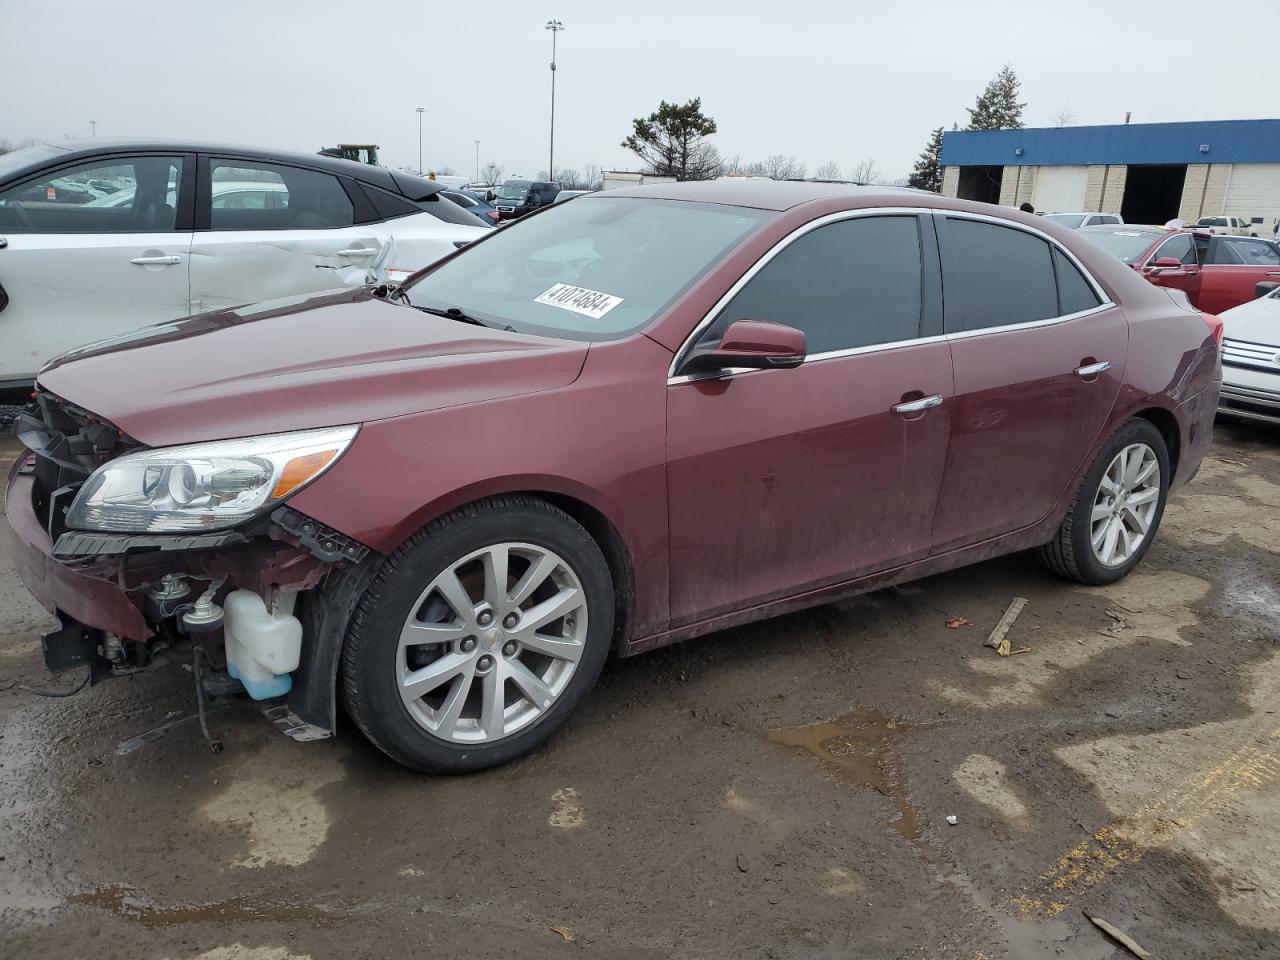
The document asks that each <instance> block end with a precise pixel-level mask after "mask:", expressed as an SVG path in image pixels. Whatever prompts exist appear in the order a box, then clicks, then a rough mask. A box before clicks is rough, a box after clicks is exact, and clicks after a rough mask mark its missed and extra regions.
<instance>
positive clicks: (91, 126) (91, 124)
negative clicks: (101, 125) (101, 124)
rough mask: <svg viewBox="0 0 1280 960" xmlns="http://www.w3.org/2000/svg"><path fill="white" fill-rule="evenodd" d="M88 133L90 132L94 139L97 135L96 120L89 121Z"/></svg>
mask: <svg viewBox="0 0 1280 960" xmlns="http://www.w3.org/2000/svg"><path fill="white" fill-rule="evenodd" d="M89 132H90V133H91V134H92V135H93V136H95V137H96V136H97V135H98V121H97V120H90V121H89Z"/></svg>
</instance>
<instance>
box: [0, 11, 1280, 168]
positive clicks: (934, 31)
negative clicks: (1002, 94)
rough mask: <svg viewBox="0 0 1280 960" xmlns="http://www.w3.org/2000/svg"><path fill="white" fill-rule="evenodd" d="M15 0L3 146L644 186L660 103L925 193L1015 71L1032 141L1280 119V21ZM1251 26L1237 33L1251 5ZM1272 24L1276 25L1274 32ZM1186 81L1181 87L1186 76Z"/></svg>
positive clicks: (1, 31)
mask: <svg viewBox="0 0 1280 960" xmlns="http://www.w3.org/2000/svg"><path fill="white" fill-rule="evenodd" d="M450 9H451V7H450V5H449V4H447V3H446V4H426V3H423V2H421V0H417V2H406V0H370V2H352V0H253V2H249V0H217V2H203V0H200V2H197V0H190V2H188V0H184V2H173V0H170V2H160V0H151V2H146V0H109V2H106V0H96V2H91V0H59V2H56V3H51V2H48V0H0V37H3V38H4V41H5V42H4V44H3V48H4V54H3V60H2V62H3V64H4V77H5V80H4V93H3V96H0V138H3V139H8V140H10V141H14V142H16V141H20V140H23V139H26V138H28V137H37V138H51V139H61V138H63V137H64V136H67V135H70V136H73V137H84V136H88V134H89V130H90V127H89V121H90V120H96V121H97V127H98V136H100V137H124V136H127V137H134V136H150V137H156V138H170V137H172V138H184V139H204V140H214V141H226V142H234V143H247V144H254V145H258V146H269V147H280V148H287V149H295V150H304V151H308V152H311V151H314V150H317V149H319V148H320V147H322V146H326V145H332V144H334V143H337V142H339V141H342V142H360V141H369V142H374V143H378V144H380V145H381V147H382V157H383V162H384V163H386V164H387V165H389V166H400V165H409V166H414V167H416V166H417V162H418V116H417V114H416V113H415V112H414V108H415V107H418V106H423V107H425V108H426V114H425V118H424V120H425V122H424V127H423V140H424V159H425V164H426V165H427V166H428V167H443V166H446V165H447V166H452V167H454V168H456V169H457V170H458V171H459V172H460V173H463V174H471V173H473V172H474V168H475V147H474V141H475V140H477V139H479V140H480V141H481V144H480V161H481V163H482V164H483V163H485V162H487V161H490V160H492V161H495V162H497V163H499V164H501V165H503V166H504V167H506V170H507V173H508V175H510V174H513V173H516V174H524V175H526V176H531V175H534V174H536V172H537V171H538V170H540V169H545V167H546V165H547V131H548V125H549V106H550V71H549V70H548V64H549V62H550V59H551V33H550V32H549V31H546V30H544V24H545V23H546V21H547V20H548V19H549V18H551V17H556V18H558V19H560V20H561V21H562V22H563V23H564V25H565V30H564V32H563V33H561V34H559V40H558V57H557V59H558V64H559V69H558V71H557V91H556V166H557V167H558V168H559V167H574V168H577V169H579V170H580V169H581V168H582V167H584V166H585V165H587V164H589V163H595V164H597V165H600V166H602V167H605V168H609V169H635V168H636V167H637V160H636V158H635V157H634V156H633V155H632V154H630V153H629V152H628V151H626V150H625V149H623V148H622V147H620V146H619V144H620V142H621V141H622V139H623V137H625V136H626V135H627V134H628V133H629V132H630V128H631V120H632V118H634V117H636V116H638V115H641V114H648V113H649V112H650V111H652V110H653V109H655V108H656V107H657V104H658V101H659V100H660V99H664V98H665V99H667V100H678V101H684V100H686V99H688V98H690V97H695V96H700V97H702V102H703V107H704V109H705V110H706V112H707V113H708V114H710V115H711V116H712V117H714V118H715V120H716V122H717V124H718V125H719V130H720V132H719V133H718V134H717V135H716V136H715V137H714V142H715V143H716V144H717V146H718V147H719V148H720V151H721V153H722V154H724V155H725V156H726V157H732V156H734V155H735V154H738V155H741V157H742V158H743V160H754V159H760V158H763V157H764V156H765V155H767V154H771V153H781V154H784V155H794V156H795V157H796V158H797V159H798V160H800V161H801V162H803V163H805V164H807V165H808V168H809V171H810V173H812V172H813V170H814V169H815V168H816V167H817V166H818V165H819V164H821V163H823V162H824V161H827V160H835V161H836V162H837V163H839V164H840V165H841V166H842V167H844V168H845V169H846V170H847V169H848V168H849V167H850V166H851V165H852V164H853V163H855V162H857V161H859V160H863V159H871V160H874V161H875V163H876V165H877V167H878V168H879V170H880V172H881V174H882V176H884V177H886V178H887V179H894V178H896V177H901V176H905V175H906V174H907V173H908V172H909V170H910V168H911V165H912V163H913V162H914V160H915V157H916V155H917V154H918V153H919V151H920V149H921V147H922V146H923V143H924V140H925V138H926V136H927V134H928V131H929V130H930V128H933V127H937V126H946V127H947V128H948V129H949V128H950V126H951V124H952V123H953V122H959V123H960V124H961V125H962V126H963V124H964V122H965V121H966V119H967V116H968V115H967V113H966V112H965V107H967V106H969V105H971V104H972V102H973V99H974V97H975V96H976V95H977V94H978V92H979V91H980V90H981V89H982V87H983V86H984V84H985V83H986V82H987V81H988V80H989V79H990V78H991V77H992V76H993V75H994V74H995V73H996V71H997V70H998V69H999V68H1000V66H1001V65H1002V64H1003V63H1005V62H1008V63H1010V64H1011V65H1012V66H1013V68H1014V70H1015V71H1016V72H1017V74H1018V77H1019V78H1020V79H1021V80H1022V96H1023V99H1024V100H1026V101H1027V108H1026V116H1025V120H1026V124H1027V126H1052V125H1055V124H1056V122H1057V118H1058V116H1059V114H1060V113H1061V112H1062V111H1063V109H1064V108H1066V109H1068V110H1069V111H1070V112H1071V113H1072V114H1073V115H1074V117H1075V121H1074V122H1075V123H1077V124H1096V123H1120V122H1123V120H1124V113H1125V111H1126V110H1131V111H1133V122H1135V123H1137V122H1154V121H1167V120H1203V119H1210V120H1215V119H1234V118H1251V117H1267V116H1276V115H1277V114H1280V97H1278V96H1277V93H1276V82H1275V79H1274V78H1275V77H1276V75H1277V74H1276V71H1277V69H1278V66H1280V64H1278V63H1277V60H1276V56H1275V50H1276V47H1275V41H1276V36H1275V33H1274V31H1272V32H1268V30H1265V29H1262V28H1263V27H1264V26H1266V25H1270V26H1275V25H1276V22H1277V21H1276V18H1275V14H1277V13H1278V12H1280V3H1278V2H1277V0H1261V2H1259V3H1257V4H1252V5H1249V9H1250V10H1252V11H1253V12H1252V13H1251V14H1248V15H1244V16H1241V15H1239V11H1237V12H1236V13H1231V14H1228V13H1227V10H1228V7H1226V6H1220V7H1218V12H1217V13H1216V14H1215V13H1214V12H1213V11H1214V5H1213V4H1211V3H1207V2H1204V0H1200V2H1183V0H1160V2H1159V3H1156V4H1139V3H1122V2H1115V0H1107V2H1094V0H1074V2H1054V3H1044V2H1041V0H1022V2H1019V3H1004V2H999V3H996V2H989V3H987V2H981V0H972V2H955V0H949V2H948V0H904V2H897V3H883V2H880V3H875V4H868V3H859V2H854V0H848V2H844V3H828V2H807V3H805V2H802V3H796V4H794V5H791V4H779V3H762V2H756V0H734V2H729V3H695V2H690V0H679V2H674V0H635V2H631V3H626V2H613V3H609V2H601V0H546V2H540V3H536V4H535V3H530V2H516V0H488V2H485V3H483V4H479V3H474V4H473V3H466V2H458V3H455V4H453V5H452V11H453V12H445V11H448V10H450ZM1230 9H1232V10H1235V8H1234V7H1231V8H1230ZM1264 21H1269V24H1267V23H1264ZM1180 65H1181V68H1179V67H1180Z"/></svg>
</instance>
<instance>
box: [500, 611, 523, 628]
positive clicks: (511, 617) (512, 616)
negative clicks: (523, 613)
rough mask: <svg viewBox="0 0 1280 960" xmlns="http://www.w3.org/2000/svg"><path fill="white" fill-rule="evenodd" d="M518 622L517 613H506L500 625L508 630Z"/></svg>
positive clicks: (518, 616)
mask: <svg viewBox="0 0 1280 960" xmlns="http://www.w3.org/2000/svg"><path fill="white" fill-rule="evenodd" d="M519 622H520V615H519V614H518V613H508V614H507V615H506V616H505V617H503V618H502V625H503V626H504V627H506V628H507V629H508V630H511V629H513V628H514V627H515V625H516V624H517V623H519Z"/></svg>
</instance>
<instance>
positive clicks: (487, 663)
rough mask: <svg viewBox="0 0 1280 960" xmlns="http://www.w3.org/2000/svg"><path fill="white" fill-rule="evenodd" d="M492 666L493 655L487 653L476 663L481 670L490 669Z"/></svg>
mask: <svg viewBox="0 0 1280 960" xmlns="http://www.w3.org/2000/svg"><path fill="white" fill-rule="evenodd" d="M492 666H493V657H491V656H489V655H488V654H487V653H486V654H485V655H484V656H483V657H481V658H480V660H479V662H478V663H476V667H478V668H479V669H481V670H488V669H489V668H490V667H492Z"/></svg>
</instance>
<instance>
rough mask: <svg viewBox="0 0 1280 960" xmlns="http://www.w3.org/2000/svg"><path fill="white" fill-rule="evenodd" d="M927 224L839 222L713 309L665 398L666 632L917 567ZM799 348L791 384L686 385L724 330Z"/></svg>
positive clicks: (934, 373) (931, 262) (930, 465)
mask: <svg viewBox="0 0 1280 960" xmlns="http://www.w3.org/2000/svg"><path fill="white" fill-rule="evenodd" d="M936 251H937V246H936V242H935V240H934V235H933V225H932V222H931V220H930V219H929V218H920V217H917V216H915V215H913V214H900V215H875V216H861V215H847V216H845V217H843V218H841V219H837V220H835V221H834V222H828V223H825V224H822V225H819V226H816V227H814V226H812V225H811V227H810V228H806V229H805V230H804V231H803V232H801V233H799V234H798V235H796V234H793V235H792V237H791V238H789V239H788V240H785V241H783V243H782V244H781V245H780V246H779V247H775V248H774V250H773V251H771V252H770V254H767V255H766V256H765V257H764V258H763V259H762V260H761V261H760V262H759V263H757V265H756V267H755V268H753V269H752V270H751V271H748V273H747V275H746V276H745V277H744V278H743V279H742V280H740V281H739V282H738V283H737V284H736V285H735V287H734V288H733V289H732V290H731V291H730V292H729V293H728V294H726V295H725V297H724V298H723V299H722V301H721V305H720V307H719V308H718V311H717V312H715V313H714V314H713V316H714V319H713V320H712V321H711V322H710V324H709V326H707V327H706V328H705V329H704V330H703V331H701V333H699V334H697V335H695V336H694V337H693V338H691V341H690V342H689V343H687V344H686V346H685V349H684V351H682V353H681V354H680V355H679V356H678V358H677V361H676V365H675V367H674V371H673V372H674V374H675V375H674V376H672V377H671V378H670V379H669V380H668V387H667V483H668V500H669V506H668V510H669V523H670V531H669V532H670V544H671V547H670V549H671V618H672V619H671V625H672V626H673V627H678V626H681V625H683V624H687V623H693V622H696V621H700V620H705V619H708V618H710V617H714V616H716V615H719V614H724V613H729V612H732V611H734V610H739V609H743V608H746V607H750V606H754V605H757V604H761V603H767V602H769V601H770V600H774V599H781V598H784V597H787V596H791V595H794V594H798V593H802V592H804V591H807V590H812V589H817V588H820V587H822V586H825V585H829V584H834V583H839V582H841V581H846V580H851V579H853V578H856V577H858V576H860V575H863V574H868V573H872V572H875V571H877V570H883V569H886V568H889V567H893V566H897V565H899V564H902V563H906V562H909V561H911V560H915V559H920V558H923V557H924V556H925V555H926V554H927V553H928V551H929V546H930V529H931V525H932V521H933V513H934V505H935V503H936V501H937V497H938V490H939V485H940V482H941V477H942V471H943V466H944V463H945V460H946V451H947V438H948V432H949V420H948V409H947V401H948V400H949V399H950V397H951V396H952V371H951V354H950V350H949V347H948V345H947V342H946V340H945V339H943V338H942V336H941V333H942V319H941V287H940V280H939V269H938V264H937V259H936ZM744 319H745V320H762V321H772V322H775V323H781V324H786V325H789V326H792V327H795V328H797V329H799V330H801V331H803V332H804V334H805V337H806V340H807V356H806V359H805V361H804V362H803V363H802V364H801V365H800V366H799V367H797V368H795V369H791V370H783V369H775V370H750V371H743V370H727V371H720V372H718V373H713V374H696V375H682V374H681V373H680V366H679V364H680V359H681V358H682V357H683V356H684V355H686V354H687V353H688V352H689V351H690V350H692V349H696V348H698V347H699V346H706V345H709V344H713V343H717V342H718V341H719V337H720V335H721V334H722V333H723V331H724V329H725V328H727V327H728V325H729V324H730V323H732V322H734V321H737V320H744Z"/></svg>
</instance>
